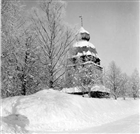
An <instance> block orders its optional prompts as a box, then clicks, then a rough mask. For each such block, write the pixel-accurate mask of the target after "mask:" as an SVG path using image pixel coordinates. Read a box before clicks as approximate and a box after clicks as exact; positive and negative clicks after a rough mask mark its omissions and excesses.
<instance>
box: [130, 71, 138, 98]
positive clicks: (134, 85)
mask: <svg viewBox="0 0 140 134" xmlns="http://www.w3.org/2000/svg"><path fill="white" fill-rule="evenodd" d="M139 80H140V79H139V72H138V70H137V69H135V70H134V71H133V73H132V75H131V90H132V91H131V93H132V96H133V98H134V99H136V98H137V97H139V82H140V81H139Z"/></svg>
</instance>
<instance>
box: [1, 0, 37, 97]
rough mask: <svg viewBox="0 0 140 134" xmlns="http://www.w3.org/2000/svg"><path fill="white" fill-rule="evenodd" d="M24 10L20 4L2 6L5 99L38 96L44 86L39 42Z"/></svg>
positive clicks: (5, 2) (11, 3)
mask: <svg viewBox="0 0 140 134" xmlns="http://www.w3.org/2000/svg"><path fill="white" fill-rule="evenodd" d="M22 7H23V6H22V5H21V3H20V1H16V0H15V1H13V0H12V1H6V0H5V1H3V2H2V56H1V60H2V66H1V72H2V92H1V94H2V96H3V97H7V96H14V95H21V94H22V95H26V94H30V93H34V92H35V90H37V86H38V84H39V83H40V82H39V77H38V78H37V76H39V75H38V70H39V69H38V68H39V67H38V65H37V62H38V60H37V53H38V52H37V44H36V42H37V38H36V34H35V33H34V31H33V30H32V29H31V28H32V27H31V23H30V22H29V21H28V19H27V16H23V12H24V14H25V13H26V12H25V11H23V8H22ZM21 16H22V17H21Z"/></svg>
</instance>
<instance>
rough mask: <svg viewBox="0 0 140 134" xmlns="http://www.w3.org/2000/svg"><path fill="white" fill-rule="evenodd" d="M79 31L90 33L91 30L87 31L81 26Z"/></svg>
mask: <svg viewBox="0 0 140 134" xmlns="http://www.w3.org/2000/svg"><path fill="white" fill-rule="evenodd" d="M79 33H87V34H89V32H88V31H86V30H85V29H84V28H83V27H81V28H80V30H79Z"/></svg>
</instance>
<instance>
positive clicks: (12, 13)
mask: <svg viewBox="0 0 140 134" xmlns="http://www.w3.org/2000/svg"><path fill="white" fill-rule="evenodd" d="M21 13H22V5H21V3H20V1H17V0H2V2H1V22H2V23H1V24H2V25H1V37H2V38H1V39H2V42H1V48H2V50H1V83H2V89H1V95H2V96H3V97H6V96H10V95H13V94H19V93H18V92H16V93H15V91H14V89H15V86H16V84H15V83H16V81H15V79H13V76H14V73H15V64H16V56H15V40H14V36H15V35H16V30H17V25H18V23H19V22H20V20H21ZM16 88H17V87H16Z"/></svg>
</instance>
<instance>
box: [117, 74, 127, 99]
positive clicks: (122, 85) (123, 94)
mask: <svg viewBox="0 0 140 134" xmlns="http://www.w3.org/2000/svg"><path fill="white" fill-rule="evenodd" d="M128 88H129V77H128V75H127V74H126V73H122V74H121V82H120V87H119V90H120V91H119V96H121V97H123V99H124V100H125V98H126V96H127V95H128V92H129V91H128Z"/></svg>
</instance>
